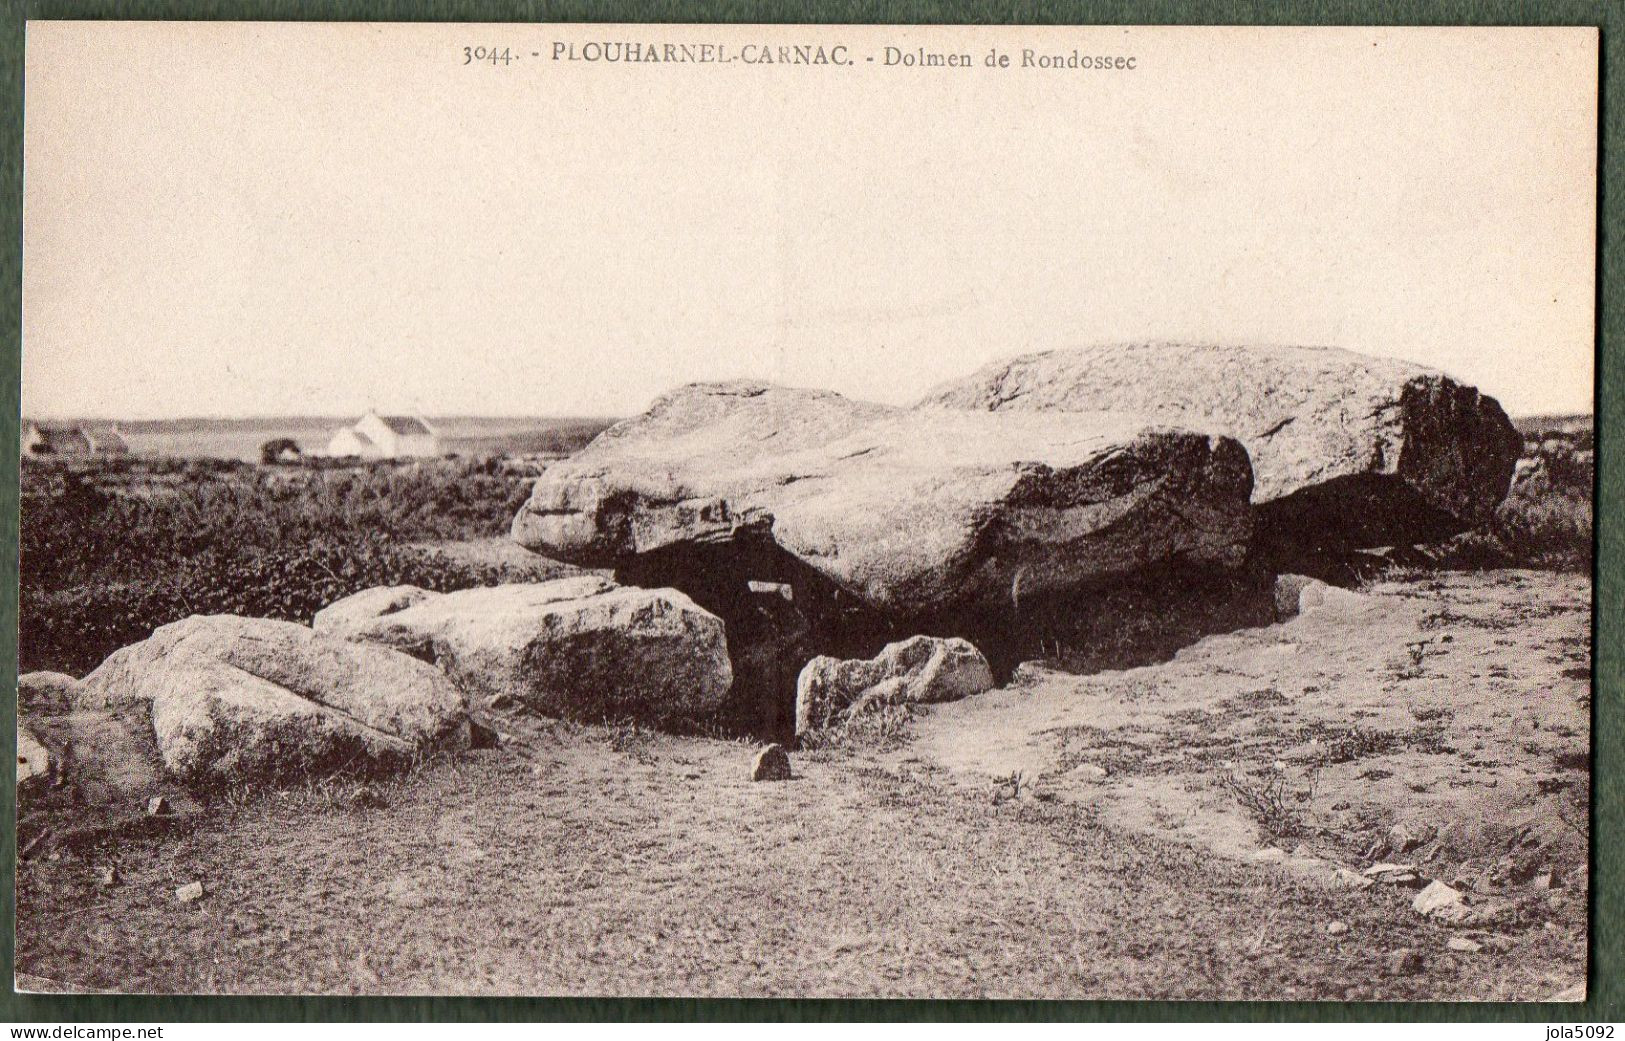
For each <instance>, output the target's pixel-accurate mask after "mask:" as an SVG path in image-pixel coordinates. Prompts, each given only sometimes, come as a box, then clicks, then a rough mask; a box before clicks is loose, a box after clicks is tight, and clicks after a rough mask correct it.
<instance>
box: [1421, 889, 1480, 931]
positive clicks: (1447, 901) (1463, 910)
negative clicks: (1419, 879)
mask: <svg viewBox="0 0 1625 1041" xmlns="http://www.w3.org/2000/svg"><path fill="white" fill-rule="evenodd" d="M1411 909H1412V910H1413V911H1415V912H1416V913H1417V914H1419V915H1421V916H1422V917H1423V918H1432V919H1435V920H1437V921H1441V922H1464V921H1466V920H1467V919H1468V918H1469V917H1471V915H1472V911H1471V909H1469V908H1468V906H1467V902H1466V901H1465V900H1464V899H1463V898H1462V895H1461V892H1460V891H1459V890H1456V889H1453V888H1451V887H1450V886H1448V885H1446V884H1445V883H1443V882H1440V881H1437V880H1435V881H1433V882H1430V883H1428V886H1427V888H1425V889H1423V890H1422V891H1421V892H1420V893H1418V894H1416V899H1415V900H1412V901H1411Z"/></svg>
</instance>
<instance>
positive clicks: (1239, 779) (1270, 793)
mask: <svg viewBox="0 0 1625 1041" xmlns="http://www.w3.org/2000/svg"><path fill="white" fill-rule="evenodd" d="M1319 782H1320V771H1319V770H1318V769H1311V770H1310V771H1309V772H1308V774H1307V776H1306V777H1305V778H1304V781H1303V783H1302V784H1301V785H1300V784H1297V783H1294V782H1293V781H1292V779H1291V778H1289V777H1288V776H1287V772H1286V770H1284V769H1282V768H1281V767H1279V766H1275V767H1272V768H1270V769H1269V770H1266V771H1263V772H1262V773H1253V774H1245V773H1240V772H1234V773H1230V774H1227V775H1224V776H1222V777H1220V778H1219V783H1220V784H1221V785H1222V786H1223V787H1224V788H1225V790H1226V791H1228V792H1229V793H1230V794H1231V795H1232V796H1233V797H1234V798H1235V800H1236V802H1237V803H1239V804H1240V805H1241V807H1242V809H1244V810H1246V811H1247V812H1248V814H1249V815H1251V817H1252V818H1253V820H1254V821H1256V822H1257V824H1258V827H1259V830H1260V831H1262V832H1263V833H1264V835H1265V836H1266V837H1268V838H1270V839H1274V840H1281V839H1288V838H1295V837H1297V836H1300V835H1307V834H1309V833H1310V831H1311V829H1310V827H1309V824H1308V822H1307V820H1306V819H1305V817H1304V811H1303V809H1302V807H1305V806H1307V805H1308V804H1309V803H1311V802H1313V801H1314V797H1315V790H1316V788H1317V787H1318V785H1319Z"/></svg>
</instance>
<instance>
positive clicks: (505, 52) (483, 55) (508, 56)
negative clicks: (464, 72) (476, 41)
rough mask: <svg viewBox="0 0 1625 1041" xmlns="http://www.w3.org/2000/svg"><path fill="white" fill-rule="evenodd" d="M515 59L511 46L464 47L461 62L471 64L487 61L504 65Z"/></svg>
mask: <svg viewBox="0 0 1625 1041" xmlns="http://www.w3.org/2000/svg"><path fill="white" fill-rule="evenodd" d="M513 60H515V59H514V56H513V53H512V48H509V47H503V48H500V49H498V48H496V47H464V48H463V64H464V65H472V64H474V63H475V62H477V61H482V62H483V61H488V62H490V63H491V64H492V65H506V64H508V63H509V62H511V61H513Z"/></svg>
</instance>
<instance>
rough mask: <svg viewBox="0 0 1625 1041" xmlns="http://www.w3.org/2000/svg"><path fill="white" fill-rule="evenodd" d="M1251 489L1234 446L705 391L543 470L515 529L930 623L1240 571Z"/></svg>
mask: <svg viewBox="0 0 1625 1041" xmlns="http://www.w3.org/2000/svg"><path fill="white" fill-rule="evenodd" d="M1250 482H1251V476H1250V470H1249V467H1248V463H1247V457H1246V453H1245V452H1244V451H1243V450H1242V448H1241V446H1240V445H1239V444H1237V443H1236V442H1235V441H1233V440H1229V439H1227V438H1209V437H1208V436H1207V435H1206V434H1195V433H1188V432H1184V431H1179V430H1170V429H1161V428H1152V427H1148V426H1147V425H1146V424H1145V423H1144V422H1142V421H1140V420H1137V419H1133V418H1125V417H1123V416H1110V415H1096V416H1092V417H1090V418H1089V419H1087V420H1084V421H1079V419H1078V418H1077V417H1070V416H1051V415H1021V414H1010V415H1004V414H999V415H988V414H977V413H972V412H955V411H951V410H937V411H917V410H905V409H894V408H889V407H886V406H881V405H873V404H867V403H863V402H857V401H852V400H850V399H847V398H844V397H842V396H840V395H838V394H832V393H827V392H819V391H809V390H797V389H789V388H784V387H774V386H770V385H764V384H757V383H728V384H703V385H695V386H689V387H684V388H681V389H679V390H677V391H674V392H672V393H670V394H667V395H665V396H664V397H662V398H661V399H659V400H658V401H657V402H656V403H655V404H654V406H653V407H652V408H651V409H650V410H649V411H648V412H646V413H645V414H643V415H642V416H639V417H636V418H634V419H631V420H627V421H625V422H622V423H619V424H617V425H616V426H614V427H612V428H610V429H609V430H608V431H606V432H605V433H604V434H602V435H600V436H599V437H598V439H597V440H595V441H594V442H593V443H592V444H591V445H589V446H588V447H587V448H586V449H584V450H583V451H582V452H580V453H579V454H577V455H576V456H574V457H573V458H571V459H570V460H568V461H566V462H563V463H560V464H558V465H555V466H552V467H549V468H548V470H547V472H546V473H545V474H543V476H542V477H541V478H540V479H539V480H538V481H537V484H536V486H535V489H534V491H533V493H532V496H531V498H530V500H529V501H528V502H527V503H526V504H525V506H524V507H523V508H522V509H521V510H520V512H519V514H518V516H517V517H515V519H514V523H513V535H514V538H515V539H516V540H517V541H519V542H520V543H521V544H522V545H524V546H526V547H528V548H530V549H533V550H536V551H539V552H542V553H545V554H547V555H549V556H552V557H555V558H558V559H561V560H565V561H568V562H570V563H575V564H583V565H588V566H596V567H625V566H627V565H632V564H635V563H637V562H639V561H647V560H650V559H664V560H667V561H669V562H670V565H671V566H670V567H669V568H668V569H667V570H666V572H665V574H666V576H667V580H668V581H670V582H671V583H672V584H675V585H678V586H679V587H680V588H684V589H685V590H686V589H688V585H686V584H685V583H687V582H689V581H691V580H692V581H695V582H704V581H706V577H705V575H702V574H700V572H706V573H712V574H714V573H715V572H716V571H717V570H719V568H721V569H726V568H729V567H734V568H737V569H738V570H739V571H740V572H741V573H742V574H743V576H744V577H747V578H753V579H764V580H789V581H792V582H793V583H795V584H797V586H798V588H797V593H798V596H799V594H801V592H802V591H803V589H804V586H805V583H804V581H803V580H805V579H807V578H809V577H811V576H817V578H818V579H820V580H822V581H823V582H826V583H828V584H829V585H830V586H831V587H833V589H835V590H837V591H838V592H839V594H840V595H843V596H847V597H850V598H853V599H854V600H856V601H857V602H858V603H860V604H862V605H864V606H866V607H868V608H871V609H874V610H877V611H879V612H882V613H884V614H886V615H888V616H890V617H894V618H896V617H918V616H923V615H929V614H933V613H937V612H943V611H949V610H954V609H959V608H965V607H977V606H988V605H1004V606H1008V605H1010V604H1011V602H1012V600H1015V599H1018V598H1019V597H1021V596H1024V595H1030V594H1043V593H1046V592H1051V591H1059V590H1065V589H1071V588H1076V587H1078V586H1080V585H1084V584H1086V583H1089V582H1093V581H1098V580H1102V579H1109V578H1113V577H1117V576H1121V575H1124V574H1128V573H1133V572H1137V571H1140V570H1141V569H1143V568H1145V567H1146V566H1148V565H1151V564H1155V563H1157V562H1163V561H1169V560H1182V561H1188V562H1194V563H1199V564H1203V565H1213V564H1226V565H1227V564H1235V563H1238V562H1240V560H1241V559H1242V558H1243V556H1244V554H1245V547H1246V543H1247V539H1248V536H1249V534H1250V524H1251V521H1250V514H1249V510H1248V508H1247V498H1248V493H1249V491H1250V487H1251V484H1250ZM685 555H687V556H689V557H690V558H691V560H690V561H689V562H688V563H687V564H686V566H685V562H684V560H683V559H682V558H683V557H684V556H685ZM786 557H787V558H788V560H786V559H784V558H786ZM701 558H703V560H704V563H703V565H700V564H696V563H694V561H695V560H699V559H701ZM701 602H702V603H703V602H704V600H703V598H702V601H701ZM798 602H799V601H798ZM708 606H709V605H708Z"/></svg>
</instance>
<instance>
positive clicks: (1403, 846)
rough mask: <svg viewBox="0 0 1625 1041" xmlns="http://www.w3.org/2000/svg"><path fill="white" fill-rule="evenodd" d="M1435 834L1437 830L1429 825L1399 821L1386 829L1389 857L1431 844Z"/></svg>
mask: <svg viewBox="0 0 1625 1041" xmlns="http://www.w3.org/2000/svg"><path fill="white" fill-rule="evenodd" d="M1436 834H1438V829H1437V828H1435V827H1434V826H1433V825H1431V824H1425V823H1419V822H1415V821H1401V822H1400V823H1398V824H1395V825H1394V826H1393V827H1391V828H1389V829H1388V835H1387V846H1388V853H1389V854H1390V855H1399V854H1404V853H1409V852H1410V851H1411V850H1413V849H1416V848H1417V847H1419V846H1422V845H1424V844H1425V843H1427V842H1431V841H1432V840H1433V837H1434V836H1435V835H1436Z"/></svg>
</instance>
